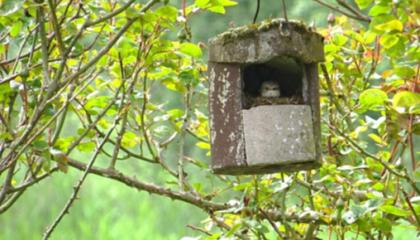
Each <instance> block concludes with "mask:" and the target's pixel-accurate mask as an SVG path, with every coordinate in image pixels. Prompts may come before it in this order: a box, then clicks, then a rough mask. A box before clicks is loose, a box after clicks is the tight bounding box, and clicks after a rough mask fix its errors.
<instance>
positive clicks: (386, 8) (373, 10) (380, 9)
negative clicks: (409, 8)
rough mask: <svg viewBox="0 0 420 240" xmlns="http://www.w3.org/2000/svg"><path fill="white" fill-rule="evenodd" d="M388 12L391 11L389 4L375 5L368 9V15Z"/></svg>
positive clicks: (374, 15)
mask: <svg viewBox="0 0 420 240" xmlns="http://www.w3.org/2000/svg"><path fill="white" fill-rule="evenodd" d="M362 1H363V0H362ZM389 12H391V6H382V5H375V6H373V7H372V8H371V9H370V10H369V15H370V16H372V17H376V16H378V15H382V14H388V13H389Z"/></svg>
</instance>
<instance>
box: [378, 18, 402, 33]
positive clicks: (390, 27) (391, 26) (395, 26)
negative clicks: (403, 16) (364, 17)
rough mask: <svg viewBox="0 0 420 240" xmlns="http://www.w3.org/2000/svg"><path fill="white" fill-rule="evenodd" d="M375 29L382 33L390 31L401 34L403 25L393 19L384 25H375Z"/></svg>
mask: <svg viewBox="0 0 420 240" xmlns="http://www.w3.org/2000/svg"><path fill="white" fill-rule="evenodd" d="M375 29H377V30H381V31H384V32H391V31H398V32H401V31H402V30H403V24H402V23H401V22H400V21H399V20H397V19H394V20H391V21H388V22H386V23H382V24H379V25H376V26H375Z"/></svg>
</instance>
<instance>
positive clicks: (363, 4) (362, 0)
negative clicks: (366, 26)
mask: <svg viewBox="0 0 420 240" xmlns="http://www.w3.org/2000/svg"><path fill="white" fill-rule="evenodd" d="M356 3H357V6H359V8H360V9H365V8H367V7H368V6H369V5H370V4H371V3H372V0H356Z"/></svg>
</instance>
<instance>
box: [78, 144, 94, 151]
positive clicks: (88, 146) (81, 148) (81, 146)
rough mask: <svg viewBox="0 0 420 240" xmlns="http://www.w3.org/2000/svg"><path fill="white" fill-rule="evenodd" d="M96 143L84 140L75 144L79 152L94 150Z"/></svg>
mask: <svg viewBox="0 0 420 240" xmlns="http://www.w3.org/2000/svg"><path fill="white" fill-rule="evenodd" d="M95 147H96V144H95V143H94V142H85V143H80V144H79V145H77V149H78V150H79V151H81V152H92V151H93V150H95Z"/></svg>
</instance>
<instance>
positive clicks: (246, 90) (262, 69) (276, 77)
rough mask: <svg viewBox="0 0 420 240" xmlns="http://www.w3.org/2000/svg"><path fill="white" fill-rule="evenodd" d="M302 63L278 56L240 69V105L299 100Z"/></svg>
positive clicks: (301, 100) (246, 106) (302, 73)
mask: <svg viewBox="0 0 420 240" xmlns="http://www.w3.org/2000/svg"><path fill="white" fill-rule="evenodd" d="M304 70H305V69H304V64H303V63H301V62H300V61H299V60H296V59H295V58H293V57H287V56H278V57H275V58H273V59H271V60H269V61H267V62H264V63H254V64H247V65H245V66H243V69H242V74H243V76H242V80H243V82H242V84H243V86H242V89H243V92H242V94H243V97H242V99H243V102H242V108H243V109H249V108H252V107H256V106H260V105H281V104H303V86H304V82H305V81H306V79H304Z"/></svg>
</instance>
